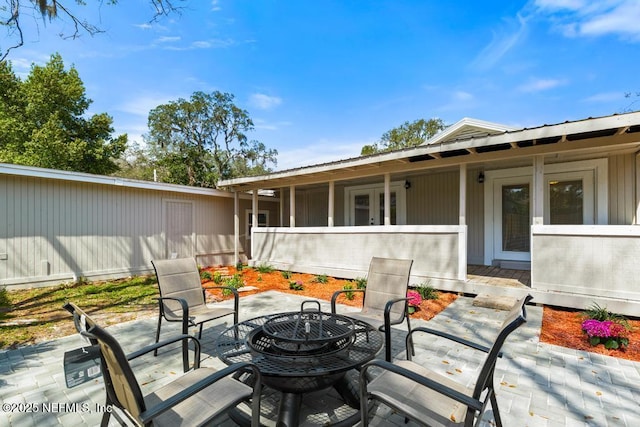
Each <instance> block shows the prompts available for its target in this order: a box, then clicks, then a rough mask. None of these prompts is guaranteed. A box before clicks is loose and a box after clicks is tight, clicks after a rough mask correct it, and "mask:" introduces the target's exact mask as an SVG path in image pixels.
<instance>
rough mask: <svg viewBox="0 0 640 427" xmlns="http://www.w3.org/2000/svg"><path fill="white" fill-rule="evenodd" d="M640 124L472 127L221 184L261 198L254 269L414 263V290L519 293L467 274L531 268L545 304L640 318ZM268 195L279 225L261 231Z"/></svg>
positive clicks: (344, 269)
mask: <svg viewBox="0 0 640 427" xmlns="http://www.w3.org/2000/svg"><path fill="white" fill-rule="evenodd" d="M639 147H640V113H637V112H636V113H629V114H622V115H616V116H607V117H601V118H596V119H587V120H581V121H576V122H566V123H562V124H557V125H544V126H540V127H537V128H531V129H519V130H516V129H511V128H508V127H506V126H501V125H497V124H493V123H488V122H482V121H478V120H472V119H463V120H461V121H460V122H458V123H456V124H455V125H453V126H451V127H449V128H447V129H446V130H445V131H443V132H442V133H441V134H439V135H436V136H435V137H434V138H432V139H431V140H429V141H426V142H425V144H423V145H420V146H417V147H412V148H407V149H403V150H398V151H393V152H389V153H383V154H377V155H373V156H366V157H360V158H354V159H348V160H343V161H339V162H334V163H329V164H323V165H315V166H309V167H304V168H300V169H295V170H291V171H283V172H276V173H273V174H270V175H265V176H261V177H250V178H240V179H234V180H228V181H224V182H221V183H219V184H220V186H223V187H226V188H228V189H231V190H233V191H234V192H235V193H236V195H238V194H240V193H243V192H246V191H249V192H252V194H253V204H252V210H251V214H250V216H249V219H247V221H250V233H248V235H247V240H246V241H244V242H242V241H240V223H241V215H240V213H238V212H237V213H236V247H238V248H239V247H244V248H247V249H249V251H248V252H249V253H250V263H252V264H261V263H266V264H270V265H273V266H274V267H276V268H278V269H283V270H292V271H301V272H309V273H315V274H329V275H334V276H337V277H345V278H355V277H364V276H365V275H366V271H367V269H366V266H367V265H368V262H369V260H370V258H371V256H374V255H375V256H383V257H396V258H410V259H413V260H414V267H413V269H412V281H411V283H412V284H420V283H428V284H429V285H431V286H433V287H435V288H438V289H442V290H450V291H456V292H463V293H469V294H482V293H489V294H512V293H514V294H519V292H522V291H521V290H518V289H517V288H516V287H504V286H498V285H496V282H495V281H494V282H491V281H476V280H471V278H470V277H469V276H468V271H467V270H468V265H483V266H486V267H491V266H493V267H505V268H508V269H516V270H530V271H531V277H530V281H529V282H528V283H526V284H524V286H528V287H529V288H530V289H529V291H530V293H531V294H532V295H533V296H534V297H535V300H536V302H540V303H544V304H551V305H561V306H566V307H574V308H579V309H581V308H585V307H586V306H588V305H591V304H592V303H594V302H597V303H598V304H600V305H602V306H607V307H608V308H609V309H610V310H612V311H616V312H619V313H624V314H626V315H632V316H640V286H639V285H640V282H639V280H640V279H638V277H640V274H638V273H640V267H637V266H636V263H635V262H633V261H632V260H633V259H635V258H637V257H638V256H640V229H638V228H637V227H636V225H637V218H638V216H639V214H640V207H639V204H638V200H639V199H640V197H639V192H640V190H639V189H640V185H639V184H638V179H639V178H638V173H637V170H638V165H639V164H640V160H639V159H640V157H639V155H638V149H639ZM267 189H268V190H271V191H272V192H273V194H274V197H275V198H276V199H277V200H278V201H279V207H280V208H279V215H278V217H277V218H270V219H269V220H267V221H262V222H261V221H259V215H260V206H259V205H258V194H259V192H260V194H263V191H264V190H267Z"/></svg>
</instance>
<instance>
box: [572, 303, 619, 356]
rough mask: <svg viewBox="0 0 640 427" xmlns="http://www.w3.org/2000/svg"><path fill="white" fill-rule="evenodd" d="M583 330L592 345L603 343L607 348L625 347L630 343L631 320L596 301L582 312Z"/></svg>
mask: <svg viewBox="0 0 640 427" xmlns="http://www.w3.org/2000/svg"><path fill="white" fill-rule="evenodd" d="M582 315H583V317H584V318H585V320H584V321H583V322H582V331H583V332H584V333H585V334H587V337H588V339H589V343H590V344H591V345H594V346H595V345H598V344H603V345H604V347H605V348H607V349H618V348H620V349H623V348H624V347H626V346H627V345H629V336H628V332H629V329H630V327H629V322H628V321H627V319H626V318H625V317H624V316H620V315H618V314H613V313H611V312H609V311H607V309H606V308H602V307H600V306H599V305H598V304H596V303H594V304H593V306H592V307H590V308H589V309H587V310H586V311H584V312H583V313H582Z"/></svg>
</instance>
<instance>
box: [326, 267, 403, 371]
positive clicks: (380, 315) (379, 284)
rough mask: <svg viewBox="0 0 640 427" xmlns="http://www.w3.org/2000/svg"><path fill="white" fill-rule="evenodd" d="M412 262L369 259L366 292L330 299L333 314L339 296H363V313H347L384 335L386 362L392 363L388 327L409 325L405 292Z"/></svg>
mask: <svg viewBox="0 0 640 427" xmlns="http://www.w3.org/2000/svg"><path fill="white" fill-rule="evenodd" d="M412 264H413V260H410V259H393V258H378V257H373V258H371V263H370V264H369V273H368V274H367V287H366V289H349V290H340V291H336V292H335V293H334V294H333V295H332V297H331V312H332V313H336V300H337V298H338V297H339V296H340V294H341V293H345V292H364V297H363V301H362V310H361V311H360V312H359V313H348V314H349V316H350V317H353V318H355V319H358V320H363V321H365V322H367V323H370V324H371V325H373V326H374V327H376V328H378V329H379V330H380V331H381V332H384V342H385V344H384V345H385V359H386V360H387V361H391V326H392V325H399V324H401V323H402V322H404V321H405V319H406V321H407V329H408V331H409V332H410V331H411V322H410V320H409V313H408V312H407V308H408V307H407V289H408V287H409V274H410V273H411V265H412Z"/></svg>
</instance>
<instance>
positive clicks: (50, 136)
mask: <svg viewBox="0 0 640 427" xmlns="http://www.w3.org/2000/svg"><path fill="white" fill-rule="evenodd" d="M0 82H2V87H3V93H2V96H1V97H0V161H1V162H5V163H15V164H21V165H26V166H38V167H44V168H51V169H61V170H71V171H79V172H89V173H96V174H110V173H112V172H114V171H116V170H117V169H118V166H117V165H116V163H115V160H116V159H117V158H119V157H120V156H121V155H122V153H123V152H124V150H125V149H126V145H127V136H126V135H120V136H117V137H115V138H114V137H112V136H111V134H112V133H113V127H112V122H113V120H112V119H111V117H110V116H109V115H108V114H106V113H101V114H94V115H93V116H91V117H88V118H86V117H85V113H86V111H87V109H88V108H89V106H90V105H91V102H92V101H91V100H90V99H88V98H87V97H86V94H85V88H84V84H83V83H82V80H81V79H80V76H79V75H78V72H77V70H76V69H75V68H74V67H71V68H70V69H69V70H65V68H64V63H63V61H62V58H61V57H60V55H58V54H55V55H52V56H51V59H50V61H49V62H48V63H47V64H46V65H44V66H38V65H32V67H31V72H30V74H29V76H28V77H27V78H26V80H25V81H21V80H20V79H18V78H17V77H16V76H15V74H14V73H13V70H12V69H11V64H10V63H9V62H3V63H0ZM5 88H6V89H7V90H6V91H5V90H4V89H5Z"/></svg>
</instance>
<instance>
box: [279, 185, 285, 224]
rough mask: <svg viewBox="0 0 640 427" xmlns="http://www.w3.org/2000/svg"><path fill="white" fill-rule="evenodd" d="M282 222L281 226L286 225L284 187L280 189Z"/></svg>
mask: <svg viewBox="0 0 640 427" xmlns="http://www.w3.org/2000/svg"><path fill="white" fill-rule="evenodd" d="M279 217H280V223H279V224H278V225H279V226H280V227H282V226H283V225H284V188H281V189H280V215H279Z"/></svg>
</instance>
